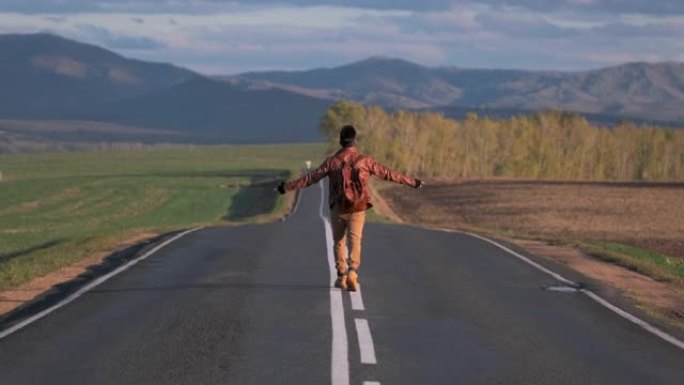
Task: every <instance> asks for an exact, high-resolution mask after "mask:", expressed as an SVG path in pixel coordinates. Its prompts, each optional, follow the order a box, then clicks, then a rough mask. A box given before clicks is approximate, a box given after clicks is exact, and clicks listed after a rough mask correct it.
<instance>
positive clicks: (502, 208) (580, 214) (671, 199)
mask: <svg viewBox="0 0 684 385" xmlns="http://www.w3.org/2000/svg"><path fill="white" fill-rule="evenodd" d="M383 194H384V196H385V197H386V198H387V200H388V201H389V203H390V204H391V206H392V208H393V209H395V210H397V211H398V212H399V213H401V214H402V216H405V217H406V218H407V219H408V220H410V221H412V222H419V223H423V224H427V225H431V226H441V227H451V228H460V229H486V230H490V231H497V232H506V233H509V234H511V235H517V236H523V237H526V238H532V239H546V240H563V241H573V240H582V241H599V242H614V243H620V244H626V245H631V246H636V247H640V248H644V249H649V250H654V251H657V252H659V253H662V254H664V255H667V256H670V257H673V258H677V259H680V260H684V184H674V183H670V184H665V183H663V184H653V183H651V184H638V183H569V182H536V181H535V182H525V181H466V182H461V183H438V184H434V185H431V186H428V187H426V188H425V190H424V191H423V192H422V194H419V196H418V198H416V195H410V196H408V195H406V194H402V191H401V190H399V189H396V188H392V189H387V190H386V191H384V192H383Z"/></svg>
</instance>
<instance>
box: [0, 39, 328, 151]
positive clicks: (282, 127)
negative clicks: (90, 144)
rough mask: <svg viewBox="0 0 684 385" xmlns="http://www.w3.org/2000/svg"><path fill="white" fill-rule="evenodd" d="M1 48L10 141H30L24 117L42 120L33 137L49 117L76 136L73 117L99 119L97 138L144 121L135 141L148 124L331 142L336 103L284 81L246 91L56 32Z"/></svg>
mask: <svg viewBox="0 0 684 385" xmlns="http://www.w3.org/2000/svg"><path fill="white" fill-rule="evenodd" d="M0 53H1V54H0V84H2V87H0V141H2V140H3V137H4V138H5V139H4V140H5V141H7V140H9V139H8V138H14V139H16V138H18V137H20V138H21V140H26V139H27V138H26V137H25V136H26V135H28V131H27V129H28V128H29V127H30V125H26V124H16V122H17V121H26V120H30V121H41V123H40V126H41V130H32V131H30V133H31V135H32V136H36V135H38V133H40V132H42V133H46V132H47V131H48V130H47V129H46V125H45V123H44V122H45V121H55V122H56V123H55V125H56V126H59V127H60V130H61V131H60V132H63V133H64V136H63V137H64V138H68V141H73V140H75V137H74V135H73V133H66V132H65V131H64V124H63V121H65V120H66V121H81V122H82V121H88V122H94V124H93V125H92V131H93V132H95V133H97V135H85V137H88V138H89V139H88V140H92V138H93V137H100V138H105V139H106V138H111V137H112V135H113V134H116V133H112V132H110V133H107V135H104V133H103V127H110V128H111V129H112V130H116V129H117V128H119V127H127V128H131V127H134V128H135V129H127V130H126V131H127V132H128V133H129V134H127V135H126V140H127V141H135V137H132V136H131V135H130V133H131V132H141V131H140V128H143V129H148V130H149V135H145V136H140V138H143V139H141V141H146V142H150V141H152V142H154V141H175V142H197V143H266V142H314V141H321V140H322V137H321V136H320V134H319V133H318V131H317V129H316V127H317V124H318V120H319V119H320V117H321V115H322V114H323V112H324V111H325V109H326V108H327V106H328V105H329V104H330V101H328V100H323V99H320V98H313V97H309V96H305V95H301V94H298V93H292V92H288V91H284V90H281V89H277V88H274V89H262V90H245V89H243V88H241V87H238V86H234V85H231V84H229V83H226V82H224V81H220V80H216V79H212V78H209V77H206V76H203V75H201V74H198V73H196V72H193V71H190V70H188V69H184V68H179V67H176V66H174V65H171V64H160V63H149V62H143V61H139V60H132V59H128V58H124V57H122V56H120V55H118V54H115V53H113V52H111V51H108V50H105V49H103V48H100V47H97V46H93V45H89V44H83V43H79V42H75V41H72V40H68V39H64V38H62V37H59V36H55V35H50V34H31V35H0ZM101 123H110V125H109V126H103V125H102V124H101ZM77 126H78V127H79V128H78V130H80V131H82V132H86V131H88V126H87V125H84V124H82V123H81V124H78V125H77ZM160 130H161V131H160ZM67 134H68V135H67ZM41 138H47V136H43V137H41ZM37 139H40V138H37ZM49 139H50V140H56V139H55V137H54V136H51V137H50V138H49ZM65 140H66V139H65ZM103 140H104V139H103Z"/></svg>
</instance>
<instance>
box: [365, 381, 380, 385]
mask: <svg viewBox="0 0 684 385" xmlns="http://www.w3.org/2000/svg"><path fill="white" fill-rule="evenodd" d="M363 385H380V383H379V382H377V381H364V382H363Z"/></svg>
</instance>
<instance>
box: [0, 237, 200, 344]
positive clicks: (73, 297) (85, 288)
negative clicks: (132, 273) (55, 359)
mask: <svg viewBox="0 0 684 385" xmlns="http://www.w3.org/2000/svg"><path fill="white" fill-rule="evenodd" d="M199 229H201V227H195V228H193V229H190V230H186V231H184V232H182V233H180V234H176V235H174V236H173V237H171V238H169V239H167V240H166V241H164V242H162V243H161V244H159V245H157V246H155V247H154V248H153V249H152V250H150V251H148V252H147V253H145V254H143V255H141V256H140V257H138V258H136V259H133V260H131V261H129V262H128V263H126V264H125V265H121V266H119V267H117V268H116V269H114V270H112V271H110V272H109V273H107V274H105V275H103V276H101V277H99V278H97V279H95V280H93V281H92V282H90V283H88V284H87V285H85V286H83V287H82V288H80V289H78V290H77V291H76V292H75V293H73V294H71V295H70V296H68V297H67V298H65V299H63V300H61V301H59V302H57V303H56V304H54V305H52V306H50V307H49V308H47V309H45V310H43V311H41V312H40V313H36V314H34V315H32V316H31V317H29V318H27V319H25V320H23V321H21V322H19V323H18V324H15V325H14V326H12V327H10V328H8V329H6V330H3V331H2V332H0V340H1V339H3V338H5V337H7V336H9V335H10V334H12V333H14V332H16V331H18V330H21V329H23V328H24V327H26V326H28V325H30V324H32V323H34V322H36V321H38V320H39V319H41V318H43V317H45V316H47V315H48V314H50V313H52V312H54V311H55V310H57V309H59V308H61V307H64V306H66V305H68V304H70V303H71V302H73V301H75V300H76V299H77V298H79V297H80V296H82V295H83V294H85V293H86V292H87V291H89V290H92V289H93V288H94V287H96V286H98V285H100V284H102V283H104V282H105V281H107V280H108V279H110V278H112V277H113V276H115V275H117V274H120V273H122V272H124V271H126V270H128V269H129V268H131V267H132V266H133V265H135V264H136V263H138V262H140V261H142V260H144V259H146V258H148V257H149V256H151V255H152V254H154V253H156V252H157V251H159V250H160V249H162V248H163V247H164V246H166V245H168V244H170V243H171V242H174V241H176V240H178V239H180V238H182V237H184V236H185V235H187V234H190V233H192V232H194V231H197V230H199Z"/></svg>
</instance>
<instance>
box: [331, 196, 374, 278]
mask: <svg viewBox="0 0 684 385" xmlns="http://www.w3.org/2000/svg"><path fill="white" fill-rule="evenodd" d="M330 220H331V223H332V232H333V242H334V244H335V267H336V268H337V274H338V275H343V274H347V238H349V259H351V262H350V263H349V266H350V267H351V268H352V269H354V270H357V269H358V268H359V266H360V265H361V237H362V235H363V224H364V223H365V222H366V212H365V211H359V212H356V213H352V214H340V213H339V211H338V210H337V208H335V207H333V208H332V210H331V212H330Z"/></svg>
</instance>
